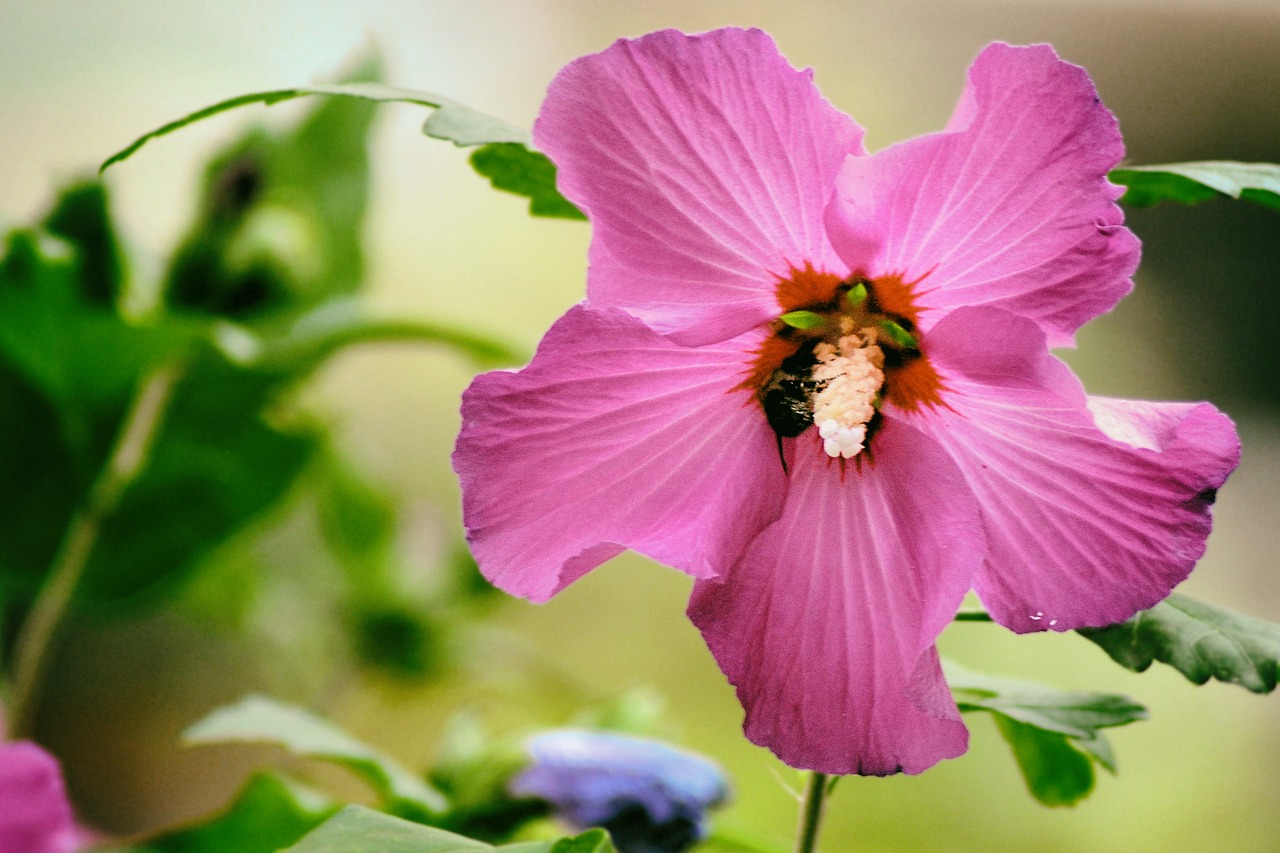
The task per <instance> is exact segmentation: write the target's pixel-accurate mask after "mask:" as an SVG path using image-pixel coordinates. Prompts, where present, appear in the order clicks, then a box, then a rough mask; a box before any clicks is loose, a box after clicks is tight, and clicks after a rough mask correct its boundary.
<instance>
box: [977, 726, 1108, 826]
mask: <svg viewBox="0 0 1280 853" xmlns="http://www.w3.org/2000/svg"><path fill="white" fill-rule="evenodd" d="M995 719H996V727H997V728H998V729H999V730H1000V734H1001V736H1002V737H1004V739H1005V740H1006V741H1007V742H1008V743H1009V746H1010V748H1011V749H1012V750H1013V757H1014V758H1015V759H1016V760H1017V762H1018V769H1020V770H1021V771H1022V778H1023V779H1024V780H1026V783H1027V790H1028V791H1030V792H1031V795H1032V796H1033V797H1035V798H1036V800H1038V801H1039V802H1041V803H1043V804H1044V805H1046V806H1074V805H1075V804H1076V803H1078V802H1080V801H1081V800H1082V799H1084V798H1085V797H1087V796H1088V795H1089V793H1090V792H1091V791H1092V790H1093V785H1094V773H1093V765H1092V764H1091V763H1090V761H1089V758H1088V756H1086V755H1085V754H1084V753H1081V752H1080V751H1078V750H1077V749H1076V748H1075V747H1073V746H1072V745H1071V741H1070V739H1069V738H1067V737H1066V736H1065V735H1060V734H1057V733H1056V732H1050V731H1045V730H1044V729H1038V728H1036V727H1035V726H1030V725H1027V724H1025V723H1019V722H1016V721H1015V720H1012V719H1010V718H1008V717H1004V716H1001V715H997V716H996V718H995Z"/></svg>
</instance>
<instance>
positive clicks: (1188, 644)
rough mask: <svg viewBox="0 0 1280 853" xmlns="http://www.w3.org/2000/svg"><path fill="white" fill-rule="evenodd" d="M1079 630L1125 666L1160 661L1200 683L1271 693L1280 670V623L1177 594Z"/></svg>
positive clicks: (1143, 667) (1138, 666)
mask: <svg viewBox="0 0 1280 853" xmlns="http://www.w3.org/2000/svg"><path fill="white" fill-rule="evenodd" d="M1077 633H1079V634H1080V635H1081V636H1083V637H1085V638H1087V639H1089V640H1091V641H1093V642H1094V643H1097V644H1098V645H1099V646H1101V647H1102V649H1103V651H1105V652H1106V653H1107V654H1108V655H1110V656H1111V659H1112V660H1114V661H1115V662H1116V663H1118V664H1120V665H1121V666H1123V667H1125V668H1127V669H1131V670H1133V671H1134V672H1145V671H1146V669H1147V667H1149V666H1151V662H1152V661H1156V660H1158V661H1160V662H1161V663H1166V664H1169V665H1170V666H1172V667H1174V668H1175V669H1177V670H1178V672H1181V673H1182V674H1183V675H1185V676H1186V677H1187V678H1188V679H1189V680H1191V681H1193V682H1195V683H1196V684H1204V683H1205V682H1206V681H1208V680H1209V679H1211V678H1213V679H1216V680H1218V681H1224V682H1227V683H1229V684H1239V685H1241V686H1242V687H1244V688H1245V689H1247V690H1249V691H1252V692H1253V693H1270V692H1271V691H1273V690H1275V688H1276V674H1277V672H1280V625H1275V624H1273V623H1271V622H1264V621H1263V620H1261V619H1254V618H1253V617H1251V616H1245V615H1243V614H1240V613H1233V612H1231V611H1230V610H1224V609H1222V608H1219V607H1214V606H1212V605H1210V604H1205V603H1204V602H1202V601H1196V600H1195V599H1193V598H1188V597H1187V596H1185V595H1179V594H1177V593H1174V594H1173V595H1170V596H1169V597H1168V598H1167V599H1165V600H1164V601H1162V602H1160V603H1159V604H1157V605H1156V606H1155V607H1152V608H1150V609H1148V610H1143V611H1141V612H1139V613H1137V614H1136V615H1135V616H1133V617H1132V618H1130V619H1128V620H1127V621H1125V622H1120V623H1118V624H1116V625H1109V626H1107V627H1105V628H1081V629H1079V630H1078V632H1077Z"/></svg>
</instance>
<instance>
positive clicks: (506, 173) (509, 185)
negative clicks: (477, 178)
mask: <svg viewBox="0 0 1280 853" xmlns="http://www.w3.org/2000/svg"><path fill="white" fill-rule="evenodd" d="M471 166H472V168H474V169H475V170H476V171H477V172H478V173H480V175H481V176H483V177H486V178H488V179H489V182H490V183H491V184H492V185H493V188H494V189H498V190H504V191H506V192H509V193H515V194H516V195H519V196H524V197H525V198H527V199H529V213H530V214H532V215H534V216H552V217H559V218H561V219H581V220H585V219H586V218H587V217H586V214H584V213H583V212H582V211H581V210H579V209H578V208H577V207H575V206H574V204H573V202H571V201H569V200H568V199H567V198H565V197H564V196H562V195H561V194H560V191H559V190H557V189H556V167H555V164H553V163H552V162H551V160H550V159H549V158H548V157H547V156H546V155H545V154H543V153H541V152H539V151H534V150H533V149H531V148H529V147H528V146H527V145H523V144H520V143H518V142H499V143H493V144H490V145H485V146H484V147H482V148H477V149H476V150H475V151H474V152H472V154H471Z"/></svg>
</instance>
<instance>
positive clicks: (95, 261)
mask: <svg viewBox="0 0 1280 853" xmlns="http://www.w3.org/2000/svg"><path fill="white" fill-rule="evenodd" d="M44 227H45V229H46V230H48V231H49V233H51V234H54V235H56V236H58V237H60V238H62V239H64V240H66V241H67V242H68V243H70V244H71V245H72V246H74V247H75V249H76V260H77V269H78V272H79V278H80V286H81V293H82V294H83V296H84V298H85V299H86V300H87V301H88V302H91V303H94V304H97V305H104V306H107V305H113V304H114V303H115V301H116V299H117V297H118V296H119V295H120V291H121V289H122V288H123V285H124V275H125V263H124V253H123V251H121V249H120V243H119V240H118V239H117V237H116V232H115V226H114V225H113V224H112V221H111V215H110V212H109V210H108V205H107V193H106V188H105V187H103V185H102V183H101V182H100V181H82V182H80V183H76V184H73V185H71V186H70V187H68V188H66V189H65V190H63V192H62V194H61V196H59V198H58V201H57V204H56V205H55V206H54V208H53V210H52V211H50V213H49V215H48V216H47V217H46V218H45V221H44Z"/></svg>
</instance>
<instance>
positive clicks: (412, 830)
mask: <svg viewBox="0 0 1280 853" xmlns="http://www.w3.org/2000/svg"><path fill="white" fill-rule="evenodd" d="M493 849H494V848H493V847H492V846H490V845H488V844H484V843H483V842H480V841H472V840H471V839H470V838H464V837H463V836H461V835H454V834H453V833H451V832H445V831H444V830H442V829H434V828H432V827H429V826H423V825H421V824H418V823H411V822H409V821H407V820H402V819H400V818H397V817H392V816H391V815H387V814H382V813H381V812H375V811H373V810H371V809H366V808H364V807H362V806H347V807H346V808H345V809H343V810H342V811H340V812H338V813H337V814H336V815H334V816H333V817H331V818H329V819H328V820H327V821H325V822H324V823H323V824H321V825H320V826H319V827H318V828H317V829H315V830H313V831H312V832H310V833H308V834H307V835H306V836H304V837H303V838H302V840H301V841H299V842H298V843H297V844H295V845H294V846H292V847H290V848H288V849H287V850H286V851H284V853H486V851H487V853H492V851H493Z"/></svg>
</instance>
